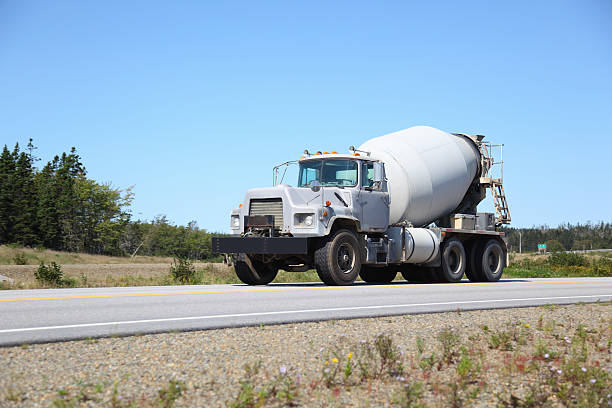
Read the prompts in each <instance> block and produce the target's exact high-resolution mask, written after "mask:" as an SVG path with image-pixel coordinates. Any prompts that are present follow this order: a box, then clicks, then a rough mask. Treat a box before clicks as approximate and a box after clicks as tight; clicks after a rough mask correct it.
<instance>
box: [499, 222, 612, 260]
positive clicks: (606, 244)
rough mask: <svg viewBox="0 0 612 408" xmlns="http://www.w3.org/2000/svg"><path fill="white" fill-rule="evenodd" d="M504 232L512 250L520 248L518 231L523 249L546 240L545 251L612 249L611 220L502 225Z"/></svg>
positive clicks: (536, 246)
mask: <svg viewBox="0 0 612 408" xmlns="http://www.w3.org/2000/svg"><path fill="white" fill-rule="evenodd" d="M500 230H501V231H504V232H505V233H506V238H508V240H509V242H510V245H511V250H512V251H515V252H518V251H519V232H520V233H521V237H520V239H521V241H522V250H523V252H535V251H537V250H538V244H546V249H547V250H548V251H572V250H584V249H612V224H610V223H607V222H603V221H602V222H599V223H591V222H587V223H586V224H580V223H578V224H576V225H572V224H570V223H567V224H561V225H559V226H558V227H557V228H550V227H548V226H540V227H531V228H501V229H500Z"/></svg>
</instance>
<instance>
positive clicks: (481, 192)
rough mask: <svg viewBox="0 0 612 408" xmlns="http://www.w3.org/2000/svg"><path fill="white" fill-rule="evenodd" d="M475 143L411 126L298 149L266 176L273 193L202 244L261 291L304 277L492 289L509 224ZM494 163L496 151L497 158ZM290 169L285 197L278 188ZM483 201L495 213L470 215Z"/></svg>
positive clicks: (488, 147) (243, 207)
mask: <svg viewBox="0 0 612 408" xmlns="http://www.w3.org/2000/svg"><path fill="white" fill-rule="evenodd" d="M483 139H484V136H481V135H466V134H460V133H446V132H443V131H441V130H438V129H434V128H431V127H427V126H416V127H412V128H409V129H406V130H402V131H399V132H395V133H391V134H388V135H385V136H380V137H376V138H374V139H371V140H368V141H366V142H365V143H363V144H362V145H361V146H360V147H359V148H355V147H354V146H351V147H350V148H349V152H348V153H346V154H341V153H338V152H336V151H331V152H320V151H317V152H314V153H311V152H309V151H308V150H305V151H304V155H303V156H302V157H301V158H300V159H299V160H295V161H290V162H286V163H283V164H282V165H279V166H276V167H274V172H273V174H274V176H273V186H272V187H268V188H256V189H251V190H249V191H248V192H247V193H246V196H245V199H244V202H243V203H242V204H240V207H239V208H236V209H234V210H232V211H231V214H230V231H231V233H230V236H227V237H214V238H213V240H212V245H213V251H214V252H216V253H222V254H226V259H230V260H231V262H233V264H234V269H235V271H236V274H237V276H238V278H240V280H241V281H242V282H244V283H246V284H249V285H266V284H268V283H270V282H272V281H273V280H274V278H275V277H276V275H277V273H278V271H279V270H280V269H283V270H286V271H289V272H304V271H307V270H309V269H313V268H314V269H316V271H317V274H318V276H319V278H320V279H321V281H323V282H324V283H325V284H327V285H350V284H352V283H353V282H354V281H355V280H356V279H357V277H358V276H359V277H361V279H362V280H364V281H365V282H369V283H387V282H391V281H393V280H394V279H395V278H396V277H397V274H398V272H399V273H401V275H402V276H403V278H404V279H406V280H408V281H418V282H423V281H425V282H458V281H460V280H461V279H462V278H463V277H464V275H465V276H467V278H468V279H469V280H471V281H474V282H494V281H498V280H499V279H500V277H501V276H502V273H503V270H504V267H505V265H506V264H507V257H508V251H507V241H506V239H505V237H504V233H503V232H497V227H498V226H501V225H502V224H508V223H510V212H509V210H508V205H507V202H506V197H505V193H504V190H503V182H502V180H503V170H502V172H501V176H500V177H495V176H494V175H493V174H494V172H493V169H494V168H497V167H499V166H495V165H503V164H502V163H503V160H501V158H500V159H497V161H496V159H495V158H494V157H493V154H492V152H493V149H494V148H495V147H501V146H503V145H492V144H490V143H487V142H484V141H483ZM500 154H501V152H500ZM292 165H296V166H298V180H297V185H296V186H295V187H292V186H289V185H287V184H283V183H282V181H283V180H282V179H281V180H279V175H280V174H281V171H283V169H284V171H286V169H287V166H292ZM487 190H489V191H491V193H492V196H493V199H494V204H495V210H496V213H495V214H494V213H481V212H477V208H476V207H477V205H478V204H479V203H480V202H481V201H482V200H483V199H484V198H485V197H486V192H487Z"/></svg>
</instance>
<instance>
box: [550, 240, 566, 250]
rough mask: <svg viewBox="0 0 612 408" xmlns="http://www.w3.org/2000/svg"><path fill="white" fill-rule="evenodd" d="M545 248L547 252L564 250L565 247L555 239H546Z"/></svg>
mask: <svg viewBox="0 0 612 408" xmlns="http://www.w3.org/2000/svg"><path fill="white" fill-rule="evenodd" d="M546 249H547V250H548V252H561V251H566V250H567V249H566V248H565V247H564V246H563V244H561V243H560V242H559V241H557V240H556V239H549V240H548V241H546Z"/></svg>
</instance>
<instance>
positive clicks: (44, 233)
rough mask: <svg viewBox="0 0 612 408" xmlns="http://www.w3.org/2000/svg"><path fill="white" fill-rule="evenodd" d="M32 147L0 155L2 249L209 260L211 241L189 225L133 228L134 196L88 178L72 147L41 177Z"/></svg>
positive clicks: (156, 223) (158, 222) (163, 222)
mask: <svg viewBox="0 0 612 408" xmlns="http://www.w3.org/2000/svg"><path fill="white" fill-rule="evenodd" d="M35 151H36V147H35V146H34V145H33V144H32V140H31V139H30V142H29V143H28V145H27V148H26V149H25V151H22V150H21V149H20V147H19V144H16V145H15V147H14V149H13V150H10V149H9V148H8V147H7V146H6V145H5V146H4V149H3V150H2V154H1V155H0V244H10V243H15V244H20V245H23V246H30V247H44V248H48V249H55V250H60V251H71V252H86V253H91V254H104V255H131V254H133V253H135V252H137V253H138V254H139V255H154V256H156V255H161V256H179V257H188V258H191V259H209V258H212V257H213V254H212V250H211V248H212V247H211V234H209V233H208V232H206V230H203V229H199V228H198V226H197V224H196V223H195V222H191V223H189V225H188V226H186V227H184V226H176V225H172V224H171V223H170V222H168V220H167V219H166V217H165V216H160V217H158V218H156V219H155V220H153V221H152V222H142V221H132V220H131V212H130V210H129V206H130V203H131V202H132V199H133V193H132V192H131V190H130V189H129V188H128V189H126V190H120V189H116V188H113V187H112V186H111V185H110V184H100V183H98V182H96V181H94V180H91V179H89V178H87V172H86V169H85V166H84V165H83V163H82V162H81V157H80V156H79V155H78V154H77V152H76V150H75V148H74V147H73V148H72V149H71V150H70V153H62V154H61V155H58V156H55V157H54V158H53V160H51V161H49V162H48V163H47V164H46V165H45V166H44V167H43V168H42V169H41V170H39V169H38V168H37V167H36V162H37V161H39V160H40V159H38V158H37V157H36V156H35V155H34V153H35Z"/></svg>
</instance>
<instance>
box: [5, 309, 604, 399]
mask: <svg viewBox="0 0 612 408" xmlns="http://www.w3.org/2000/svg"><path fill="white" fill-rule="evenodd" d="M381 339H382V340H384V341H387V343H385V344H386V346H389V350H388V351H390V353H391V354H389V355H390V356H391V358H390V359H389V360H388V361H386V364H387V366H386V367H385V366H384V364H383V363H385V362H384V361H382V360H381V357H380V356H381V354H379V353H378V350H379V349H380V347H379V346H381V344H383V342H382V340H381ZM495 339H497V340H495ZM492 340H495V341H492ZM498 341H499V344H498ZM388 342H390V343H388ZM611 342H612V304H610V302H607V303H603V304H578V305H571V306H545V307H532V308H516V309H498V310H483V311H471V312H462V311H457V312H452V313H436V314H425V315H405V316H396V317H382V318H369V319H354V320H341V321H325V322H315V323H299V324H287V325H279V326H263V327H245V328H235V329H223V330H208V331H197V332H186V333H166V334H157V335H142V336H132V337H125V338H105V339H92V340H84V341H72V342H64V343H52V344H37V345H29V346H28V345H24V346H21V347H6V348H0V360H1V361H2V369H1V371H0V406H3V407H22V406H33V407H38V406H44V407H46V406H50V405H53V404H55V405H57V406H72V405H74V406H100V405H105V406H172V405H173V404H175V405H176V406H185V407H187V406H209V407H223V406H228V405H229V406H255V405H260V406H283V405H297V406H326V407H333V406H354V407H366V406H390V405H398V406H410V405H409V404H408V402H409V401H412V399H414V401H413V402H415V403H423V404H426V405H427V406H439V407H443V406H449V405H450V404H452V403H453V402H457V401H459V402H461V404H463V405H467V406H473V405H477V406H492V407H493V406H499V405H500V403H501V402H503V401H511V398H512V397H511V395H514V396H515V398H519V400H520V399H527V398H528V397H529V395H531V394H534V395H535V396H536V397H537V396H538V395H539V398H540V399H542V398H545V399H543V400H541V401H540V402H543V404H544V405H546V404H548V405H550V406H565V405H566V401H564V400H563V395H564V394H561V396H559V392H558V390H557V391H555V390H556V389H555V385H554V384H553V385H547V384H551V381H553V380H554V381H558V382H559V384H561V383H562V382H568V384H570V385H572V384H573V385H572V386H573V387H574V388H571V389H572V390H574V391H573V392H574V394H578V393H579V392H580V393H583V394H584V395H586V397H585V398H587V397H588V398H599V399H600V400H601V401H600V402H601V406H607V404H608V400H607V399H608V398H610V397H609V394H606V392H608V393H609V392H612V382H611V377H612V350H611ZM385 344H383V346H384V345H385ZM449 347H450V348H449ZM368 350H370V351H368ZM385 350H386V349H385ZM449 350H450V351H449ZM368 353H370V354H368ZM576 353H579V356H578V357H577V356H576ZM468 360H469V364H468V362H466V361H468ZM258 362H259V366H258V365H257V364H258ZM430 363H431V364H430ZM245 364H248V365H249V367H247V369H248V370H249V371H247V372H246V373H245ZM364 364H370V365H371V366H372V367H374V368H375V369H373V370H371V373H370V374H366V375H365V376H364V374H363V373H364V371H363V370H362V368H363V367H362V366H363V365H364ZM381 364H383V366H382V368H380V365H381ZM570 364H577V365H576V367H578V368H576V370H580V371H578V372H577V373H576V376H578V375H582V374H580V373H583V374H584V375H582V377H580V378H577V377H576V378H574V377H568V375H569V374H568V373H570V372H571V370H572V368H571V366H570ZM347 366H349V367H350V368H351V370H350V371H351V372H350V373H349V375H346V373H347V371H346V367H347ZM460 367H461V368H460ZM466 367H467V368H466ZM568 367H569V368H568ZM379 368H380V374H378V372H379V371H378V369H379ZM557 370H562V371H563V370H565V372H564V373H557ZM332 374H333V376H332ZM332 377H333V378H332ZM583 377H584V378H583ZM588 377H593V378H588ZM591 380H593V381H594V382H592V381H591ZM582 382H584V383H585V384H584V385H581V384H582ZM414 384H420V386H419V387H420V391H419V390H415V388H419V387H413V385H414ZM534 384H537V385H538V387H539V388H538V389H537V390H536V389H534ZM559 387H561V385H559ZM581 387H582V388H581ZM249 390H250V391H249ZM538 390H539V391H538ZM602 390H603V391H602ZM605 390H607V391H605ZM583 394H579V395H583ZM584 395H583V396H584ZM574 397H575V398H578V397H576V396H574ZM567 398H571V397H570V396H568V397H567ZM250 403H252V404H251V405H249V404H250ZM61 404H64V405H61ZM539 405H542V404H539ZM458 406H460V405H458Z"/></svg>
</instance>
